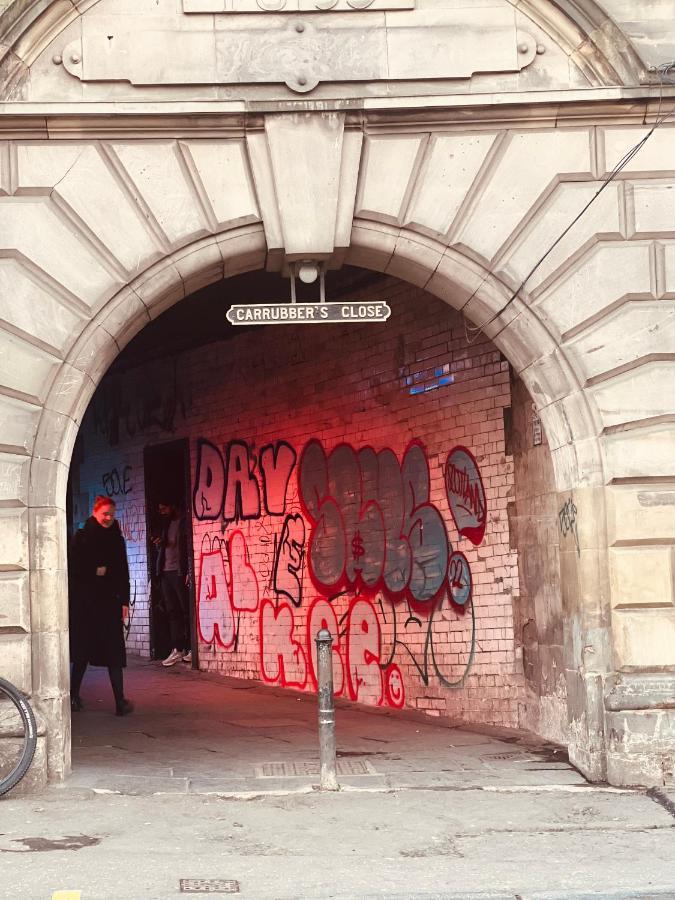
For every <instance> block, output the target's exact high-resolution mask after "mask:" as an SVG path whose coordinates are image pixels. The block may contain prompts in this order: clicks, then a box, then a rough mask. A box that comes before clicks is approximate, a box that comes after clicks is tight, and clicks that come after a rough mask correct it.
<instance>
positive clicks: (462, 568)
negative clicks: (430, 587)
mask: <svg viewBox="0 0 675 900" xmlns="http://www.w3.org/2000/svg"><path fill="white" fill-rule="evenodd" d="M448 587H449V588H450V597H451V598H452V601H453V603H456V604H457V605H458V606H466V604H467V603H468V602H469V600H470V599H471V587H472V583H471V568H470V567H469V560H468V559H467V558H466V556H464V554H463V553H460V552H459V551H456V552H455V553H453V554H452V556H451V557H450V562H449V563H448Z"/></svg>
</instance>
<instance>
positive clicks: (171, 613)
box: [152, 502, 192, 666]
mask: <svg viewBox="0 0 675 900" xmlns="http://www.w3.org/2000/svg"><path fill="white" fill-rule="evenodd" d="M158 510H159V514H160V516H161V517H162V529H161V533H160V535H159V536H158V537H154V538H152V543H153V544H154V545H155V547H156V548H157V550H158V553H157V560H156V564H155V575H156V576H157V578H158V579H159V584H160V589H161V591H162V600H163V603H164V608H165V610H166V613H167V616H168V618H169V633H170V635H171V646H172V648H173V649H172V650H171V653H169V655H168V656H167V658H166V659H165V660H163V662H162V665H163V666H173V665H175V664H176V663H177V662H180V661H181V660H182V661H183V662H186V663H191V662H192V649H191V646H190V600H189V595H188V586H189V584H190V565H189V562H190V561H189V556H188V536H187V523H186V521H185V517H184V516H183V515H182V514H181V512H180V510H179V509H178V507H177V506H176V505H175V504H173V503H169V502H166V503H165V502H162V503H159V504H158Z"/></svg>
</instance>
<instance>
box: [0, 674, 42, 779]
mask: <svg viewBox="0 0 675 900" xmlns="http://www.w3.org/2000/svg"><path fill="white" fill-rule="evenodd" d="M0 693H3V694H6V695H7V696H8V697H9V699H10V700H11V701H12V703H13V704H14V706H15V707H16V709H17V710H18V712H19V715H20V716H21V721H22V722H23V732H24V742H23V750H22V753H21V756H20V757H19V760H18V762H17V764H16V765H15V766H14V768H13V769H12V771H11V772H10V773H9V774H8V775H7V776H6V777H5V778H2V779H1V780H0V797H1V796H2V795H3V794H6V793H7V792H8V791H11V790H12V788H15V787H16V786H17V784H18V783H19V782H20V781H21V779H22V778H23V777H24V775H25V774H26V772H27V771H28V769H29V768H30V765H31V763H32V762H33V757H34V756H35V748H36V747H37V724H36V722H35V714H34V713H33V710H32V708H31V705H30V703H29V702H28V700H27V698H26V697H24V695H23V694H22V693H21V691H19V690H18V689H17V688H15V687H14V685H13V684H12V683H11V682H9V681H7V680H6V679H4V678H0ZM0 740H2V738H0Z"/></svg>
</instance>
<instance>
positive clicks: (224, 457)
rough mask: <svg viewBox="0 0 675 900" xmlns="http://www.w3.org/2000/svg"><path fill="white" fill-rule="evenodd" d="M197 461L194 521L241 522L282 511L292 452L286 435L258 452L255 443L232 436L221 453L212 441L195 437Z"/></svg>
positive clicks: (284, 505) (294, 455) (278, 514)
mask: <svg viewBox="0 0 675 900" xmlns="http://www.w3.org/2000/svg"><path fill="white" fill-rule="evenodd" d="M196 456H197V467H196V474H195V488H194V492H193V497H192V507H193V511H194V515H195V518H196V519H198V520H199V521H215V520H216V519H220V518H222V519H223V520H224V521H225V522H235V521H236V522H242V521H248V520H257V519H260V518H261V516H262V515H263V508H262V505H261V500H260V497H261V493H262V496H263V498H264V503H265V507H264V509H265V511H266V512H267V513H268V514H269V515H272V516H281V515H284V513H285V512H286V497H287V493H288V483H289V480H290V477H291V474H292V472H293V469H294V468H295V462H296V458H297V454H296V452H295V450H294V449H293V447H291V445H290V444H288V443H286V441H277V442H276V443H275V444H266V445H265V446H264V447H263V448H262V450H261V451H260V456H259V457H258V456H257V455H256V452H255V447H254V445H252V444H248V443H246V441H242V440H232V441H230V442H229V443H228V444H227V446H226V447H225V452H224V454H223V453H221V451H220V449H219V448H218V447H216V445H215V444H213V443H211V441H208V440H206V439H205V438H199V439H198V440H197V452H196Z"/></svg>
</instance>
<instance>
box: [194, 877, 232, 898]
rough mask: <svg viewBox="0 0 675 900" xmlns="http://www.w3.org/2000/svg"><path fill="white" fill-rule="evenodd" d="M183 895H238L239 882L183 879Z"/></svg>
mask: <svg viewBox="0 0 675 900" xmlns="http://www.w3.org/2000/svg"><path fill="white" fill-rule="evenodd" d="M180 892H181V894H238V893H239V882H238V881H228V880H226V879H224V878H181V880H180Z"/></svg>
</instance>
